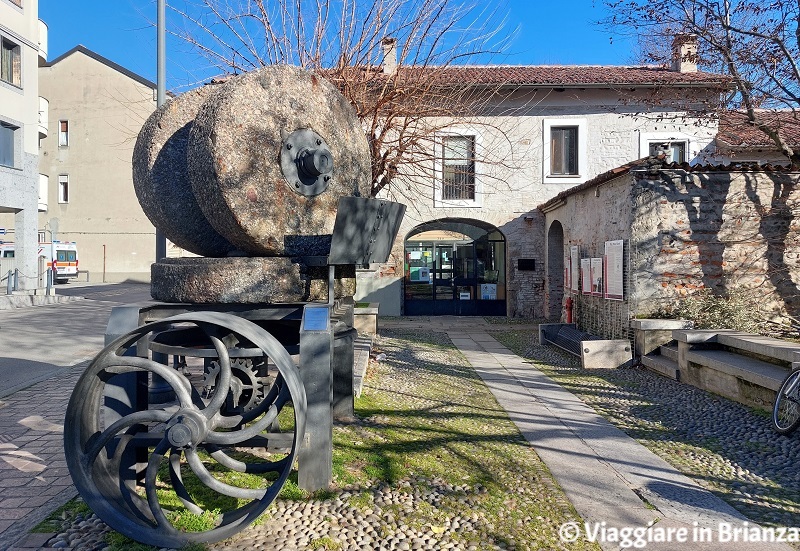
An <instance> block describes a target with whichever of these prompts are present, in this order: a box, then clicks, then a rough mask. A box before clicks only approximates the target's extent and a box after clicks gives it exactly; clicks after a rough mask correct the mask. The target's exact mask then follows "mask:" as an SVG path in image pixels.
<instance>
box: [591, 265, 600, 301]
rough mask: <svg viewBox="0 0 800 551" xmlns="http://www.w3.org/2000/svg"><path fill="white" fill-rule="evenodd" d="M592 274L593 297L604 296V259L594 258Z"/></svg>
mask: <svg viewBox="0 0 800 551" xmlns="http://www.w3.org/2000/svg"><path fill="white" fill-rule="evenodd" d="M591 272H592V296H593V297H602V296H603V259H602V258H592V264H591Z"/></svg>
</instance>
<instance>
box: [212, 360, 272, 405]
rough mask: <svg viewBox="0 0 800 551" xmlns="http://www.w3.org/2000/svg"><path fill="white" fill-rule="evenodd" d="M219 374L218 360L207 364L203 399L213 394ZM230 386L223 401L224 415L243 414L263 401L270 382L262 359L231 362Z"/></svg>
mask: <svg viewBox="0 0 800 551" xmlns="http://www.w3.org/2000/svg"><path fill="white" fill-rule="evenodd" d="M219 374H220V365H219V361H218V360H214V361H211V362H209V364H208V366H207V367H206V370H205V374H204V377H203V394H204V397H205V398H208V397H210V396H211V395H212V394H213V393H214V389H215V388H216V386H217V380H218V378H219ZM231 375H232V378H231V384H230V390H229V392H228V397H227V398H226V400H225V405H224V409H225V411H226V413H244V412H247V411H251V410H253V409H254V408H255V407H257V406H258V405H259V404H260V403H261V401H262V400H263V399H264V396H265V395H266V392H267V390H268V389H269V386H270V384H271V382H272V380H271V378H270V377H269V376H268V375H267V364H266V362H265V361H264V358H255V359H251V358H237V359H232V360H231Z"/></svg>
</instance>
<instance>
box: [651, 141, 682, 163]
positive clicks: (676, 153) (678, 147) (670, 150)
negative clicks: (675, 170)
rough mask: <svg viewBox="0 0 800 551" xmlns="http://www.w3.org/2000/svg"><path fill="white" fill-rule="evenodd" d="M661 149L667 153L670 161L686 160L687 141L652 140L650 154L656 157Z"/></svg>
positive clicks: (680, 161) (679, 161) (667, 159)
mask: <svg viewBox="0 0 800 551" xmlns="http://www.w3.org/2000/svg"><path fill="white" fill-rule="evenodd" d="M661 151H663V152H665V153H666V155H667V158H666V161H667V162H668V163H683V162H684V161H686V142H650V153H649V154H650V156H652V157H655V156H657V155H658V154H659V153H660V152H661Z"/></svg>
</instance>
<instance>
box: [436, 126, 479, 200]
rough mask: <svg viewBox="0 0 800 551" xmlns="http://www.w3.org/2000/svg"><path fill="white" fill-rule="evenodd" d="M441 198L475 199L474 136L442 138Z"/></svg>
mask: <svg viewBox="0 0 800 551" xmlns="http://www.w3.org/2000/svg"><path fill="white" fill-rule="evenodd" d="M442 144H443V147H442V199H443V200H445V201H447V200H451V201H452V200H468V201H474V200H475V136H445V137H444V138H443V139H442Z"/></svg>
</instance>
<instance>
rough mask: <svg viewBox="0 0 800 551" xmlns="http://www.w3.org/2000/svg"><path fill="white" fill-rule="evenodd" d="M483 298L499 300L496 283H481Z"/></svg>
mask: <svg viewBox="0 0 800 551" xmlns="http://www.w3.org/2000/svg"><path fill="white" fill-rule="evenodd" d="M481 300H497V284H496V283H481Z"/></svg>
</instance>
